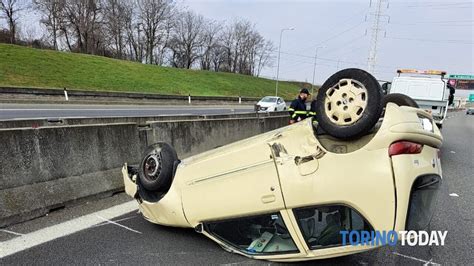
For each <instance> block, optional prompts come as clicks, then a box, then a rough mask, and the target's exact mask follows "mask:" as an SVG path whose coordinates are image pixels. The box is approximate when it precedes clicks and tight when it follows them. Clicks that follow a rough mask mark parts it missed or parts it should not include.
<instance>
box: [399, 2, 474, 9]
mask: <svg viewBox="0 0 474 266" xmlns="http://www.w3.org/2000/svg"><path fill="white" fill-rule="evenodd" d="M466 5H472V2H456V3H433V4H429V3H423V4H420V5H416V4H410V5H402V6H403V7H408V8H418V7H422V8H426V7H440V8H441V7H453V6H454V7H456V6H466Z"/></svg>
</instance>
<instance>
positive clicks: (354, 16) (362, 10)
mask: <svg viewBox="0 0 474 266" xmlns="http://www.w3.org/2000/svg"><path fill="white" fill-rule="evenodd" d="M366 12H367V8H363V9H361V10H359V11H358V12H356V14H355V15H352V16H349V17H348V18H347V19H346V20H344V21H342V22H340V23H338V24H339V25H345V23H346V22H348V21H351V20H353V19H354V18H358V17H359V16H360V15H362V14H364V13H366ZM364 22H365V20H364V21H362V22H360V23H359V24H357V25H355V26H352V27H350V28H348V29H345V30H343V31H341V32H339V33H337V34H334V35H331V37H329V38H327V39H325V40H323V41H320V42H319V43H316V44H314V45H311V46H308V47H306V48H304V49H301V51H307V50H310V49H311V50H313V49H314V48H316V47H318V46H319V45H321V44H323V43H326V42H328V41H330V40H332V39H334V38H336V37H338V36H340V35H342V34H343V33H346V32H349V31H351V30H353V29H355V28H357V27H358V26H360V25H361V24H362V23H364ZM333 29H334V28H331V32H333Z"/></svg>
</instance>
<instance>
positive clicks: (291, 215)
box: [123, 80, 442, 261]
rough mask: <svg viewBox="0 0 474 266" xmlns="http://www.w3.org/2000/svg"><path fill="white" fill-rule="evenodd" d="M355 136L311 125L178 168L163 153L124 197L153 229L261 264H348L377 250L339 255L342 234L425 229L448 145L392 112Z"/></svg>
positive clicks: (165, 148) (149, 156) (155, 153)
mask: <svg viewBox="0 0 474 266" xmlns="http://www.w3.org/2000/svg"><path fill="white" fill-rule="evenodd" d="M336 83H337V82H336ZM343 83H345V84H347V83H349V84H351V86H353V87H356V89H360V86H364V85H363V83H361V82H358V84H355V81H354V82H353V81H351V80H349V81H347V80H345V81H344V82H343ZM354 84H355V85H354ZM361 84H362V85H361ZM348 86H349V85H344V84H342V85H341V84H340V82H339V83H337V84H336V85H334V84H332V85H331V86H328V87H329V88H330V89H331V88H333V89H339V90H341V91H343V92H342V93H339V94H338V95H339V96H338V97H342V95H343V94H348V93H349V95H352V94H350V93H351V90H352V92H354V90H355V89H354V88H345V89H344V87H348ZM344 90H347V93H346V92H344ZM362 90H363V88H362ZM320 93H321V92H320ZM330 94H331V93H326V94H325V96H322V97H324V98H325V99H324V101H323V103H324V104H327V103H328V102H331V101H332V100H331V97H330ZM356 94H357V93H354V94H353V96H354V97H356V96H357V95H356ZM331 95H335V92H333V93H332V94H331ZM346 96H347V95H346ZM318 97H320V95H318ZM365 97H366V98H367V97H370V95H366V96H365ZM337 101H338V100H335V102H337ZM349 102H350V101H348V103H349ZM353 102H357V101H355V100H354V101H353ZM359 104H360V101H359ZM326 108H327V106H326ZM343 109H344V108H343V107H341V110H343ZM346 109H351V108H350V107H349V108H346ZM352 109H357V108H352ZM333 113H334V112H333ZM341 114H343V113H341ZM354 117H355V119H354V120H356V121H357V119H356V118H357V117H356V116H354ZM357 135H358V136H357V138H353V139H350V140H348V139H344V138H342V139H341V138H340V137H334V136H332V135H331V134H328V133H327V131H325V130H322V128H321V124H320V123H317V122H316V121H313V120H312V119H306V120H303V121H302V122H299V123H296V124H293V125H289V126H286V127H283V128H279V129H277V130H273V131H270V132H267V133H264V134H261V135H258V136H255V137H252V138H248V139H245V140H242V141H238V142H235V143H232V144H229V145H226V146H222V147H219V148H216V149H214V150H211V151H208V152H205V153H202V154H199V155H196V156H192V157H190V158H186V159H183V160H181V161H180V160H177V158H176V153H175V152H174V150H173V149H172V147H170V146H169V145H168V144H166V143H158V144H155V145H152V146H151V147H150V148H149V149H148V150H147V151H146V152H145V156H144V158H143V161H142V163H141V164H140V165H139V166H138V168H134V167H127V166H126V165H125V166H124V168H123V179H124V183H125V189H126V192H127V194H129V195H130V196H132V197H133V198H135V199H136V200H137V201H138V204H139V209H140V212H141V213H142V214H143V216H144V217H145V218H146V219H147V220H149V221H150V222H153V223H157V224H161V225H168V226H176V227H192V228H194V229H195V230H196V231H197V232H198V233H202V234H203V235H205V236H207V237H209V238H210V239H212V240H214V241H215V242H216V243H218V244H219V245H220V246H222V247H223V248H224V249H225V250H227V251H231V252H234V253H238V254H241V255H244V256H247V257H251V258H255V259H265V260H271V261H302V260H312V259H321V258H329V257H337V256H344V255H348V254H353V253H357V252H362V251H366V250H369V249H372V248H374V246H350V245H343V244H342V239H341V234H340V232H341V231H389V230H395V231H402V230H421V229H424V228H426V227H427V226H428V224H429V222H430V220H431V216H432V213H433V208H434V203H435V196H436V192H437V190H438V188H439V186H440V184H441V176H442V173H441V164H440V158H439V154H440V153H439V148H440V146H441V144H442V136H441V134H440V131H439V129H438V128H437V127H436V125H435V124H434V123H433V119H432V118H431V116H430V114H429V113H427V112H425V111H423V110H421V109H417V108H413V107H408V106H398V105H396V104H394V103H387V104H386V107H385V110H384V115H383V117H382V118H381V119H377V121H376V124H375V125H373V126H372V127H371V129H370V131H368V132H365V134H363V135H361V134H359V133H357Z"/></svg>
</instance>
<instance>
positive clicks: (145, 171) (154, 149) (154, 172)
mask: <svg viewBox="0 0 474 266" xmlns="http://www.w3.org/2000/svg"><path fill="white" fill-rule="evenodd" d="M177 160H178V156H177V154H176V151H175V149H174V148H173V147H172V146H171V145H169V144H168V143H164V142H159V143H155V144H152V145H150V146H148V147H147V148H146V150H145V152H144V156H143V159H142V161H141V162H140V166H139V169H138V178H139V179H140V183H141V185H142V186H143V188H145V189H146V190H149V191H159V192H166V191H168V190H169V188H170V187H171V183H172V181H173V174H174V163H175V161H177Z"/></svg>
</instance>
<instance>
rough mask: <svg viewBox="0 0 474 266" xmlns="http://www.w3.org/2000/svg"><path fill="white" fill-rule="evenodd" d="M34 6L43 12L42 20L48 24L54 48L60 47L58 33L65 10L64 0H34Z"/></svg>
mask: <svg viewBox="0 0 474 266" xmlns="http://www.w3.org/2000/svg"><path fill="white" fill-rule="evenodd" d="M33 4H34V6H35V7H36V8H37V9H38V10H39V11H40V12H41V13H42V14H43V18H41V20H40V22H41V23H42V24H44V25H45V26H46V29H47V30H48V32H49V33H50V34H51V37H52V40H53V47H54V49H56V50H57V49H58V34H59V30H60V25H61V18H62V17H61V16H62V13H63V11H64V4H65V1H63V0H33Z"/></svg>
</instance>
